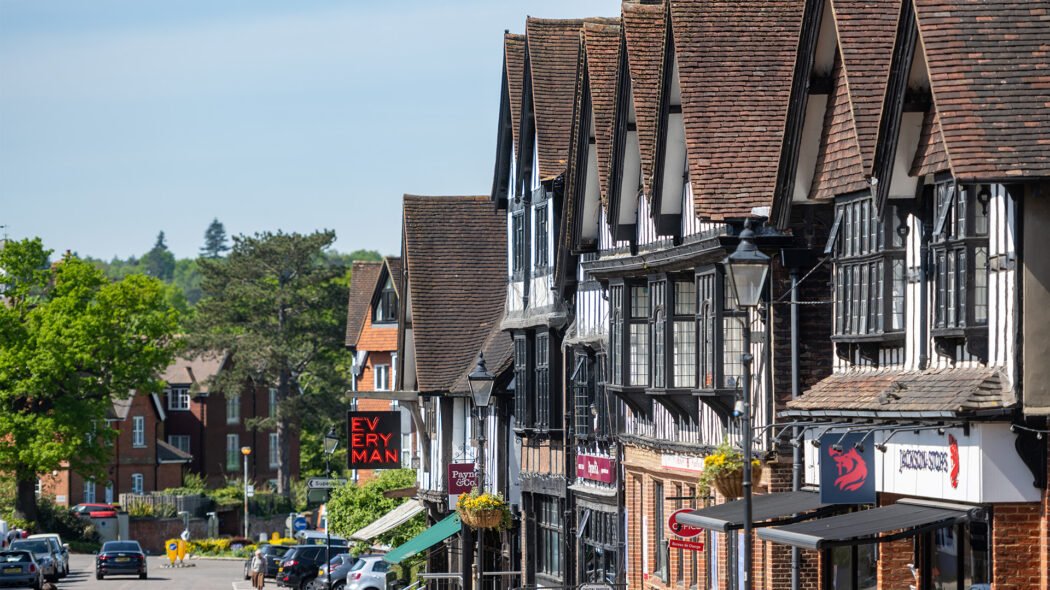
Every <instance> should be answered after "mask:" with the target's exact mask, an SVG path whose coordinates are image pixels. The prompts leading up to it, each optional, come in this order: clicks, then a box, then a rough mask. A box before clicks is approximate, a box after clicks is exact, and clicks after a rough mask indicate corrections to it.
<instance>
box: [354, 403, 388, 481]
mask: <svg viewBox="0 0 1050 590" xmlns="http://www.w3.org/2000/svg"><path fill="white" fill-rule="evenodd" d="M346 429H347V432H346V440H347V441H349V442H348V443H347V447H348V448H347V453H346V460H347V467H349V468H350V469H399V468H400V467H401V413H400V412H347V413H346Z"/></svg>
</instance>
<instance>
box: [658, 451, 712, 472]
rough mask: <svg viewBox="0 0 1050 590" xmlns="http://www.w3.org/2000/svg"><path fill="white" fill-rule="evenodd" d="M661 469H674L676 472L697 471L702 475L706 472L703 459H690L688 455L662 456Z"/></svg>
mask: <svg viewBox="0 0 1050 590" xmlns="http://www.w3.org/2000/svg"><path fill="white" fill-rule="evenodd" d="M660 467H663V468H664V469H674V470H676V471H695V472H696V473H701V472H702V471H703V470H704V458H703V457H690V456H688V455H671V454H663V455H660Z"/></svg>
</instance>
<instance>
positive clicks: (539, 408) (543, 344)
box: [535, 333, 551, 429]
mask: <svg viewBox="0 0 1050 590" xmlns="http://www.w3.org/2000/svg"><path fill="white" fill-rule="evenodd" d="M535 359H536V360H535V366H536V372H535V375H536V427H537V428H540V429H548V428H550V421H551V391H550V336H549V335H547V334H544V333H540V334H536V357H535Z"/></svg>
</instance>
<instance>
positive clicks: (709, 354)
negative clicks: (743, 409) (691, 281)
mask: <svg viewBox="0 0 1050 590" xmlns="http://www.w3.org/2000/svg"><path fill="white" fill-rule="evenodd" d="M696 283H697V291H698V295H699V301H700V303H699V305H700V313H699V315H698V316H697V322H698V329H699V332H700V359H699V360H700V376H701V382H700V383H699V387H701V388H703V389H710V388H712V387H714V386H715V382H714V381H715V374H714V370H715V357H714V354H715V325H714V323H715V299H714V297H715V275H714V273H708V274H705V275H701V276H699V277H697V278H696Z"/></svg>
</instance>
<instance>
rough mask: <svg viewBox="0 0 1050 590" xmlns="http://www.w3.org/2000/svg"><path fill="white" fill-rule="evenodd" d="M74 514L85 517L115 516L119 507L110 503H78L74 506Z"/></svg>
mask: <svg viewBox="0 0 1050 590" xmlns="http://www.w3.org/2000/svg"><path fill="white" fill-rule="evenodd" d="M73 514H76V515H77V516H83V517H85V518H113V517H115V516H116V515H117V509H116V508H114V507H113V506H112V505H110V504H77V505H76V506H74V507H73Z"/></svg>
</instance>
